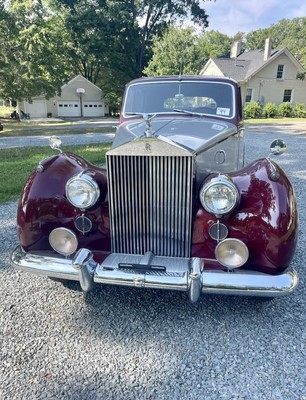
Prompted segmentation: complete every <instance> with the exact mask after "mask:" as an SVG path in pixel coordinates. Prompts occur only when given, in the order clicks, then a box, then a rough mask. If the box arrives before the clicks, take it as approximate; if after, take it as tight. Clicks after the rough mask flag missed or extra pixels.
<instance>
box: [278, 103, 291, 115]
mask: <svg viewBox="0 0 306 400" xmlns="http://www.w3.org/2000/svg"><path fill="white" fill-rule="evenodd" d="M292 110H293V107H292V105H291V104H290V103H289V102H288V101H286V102H285V103H282V104H280V105H279V106H278V113H279V115H281V116H282V117H289V115H290V114H291V113H292Z"/></svg>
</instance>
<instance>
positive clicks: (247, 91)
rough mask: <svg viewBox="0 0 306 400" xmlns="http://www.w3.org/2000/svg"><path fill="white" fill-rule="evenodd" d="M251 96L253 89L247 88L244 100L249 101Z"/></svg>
mask: <svg viewBox="0 0 306 400" xmlns="http://www.w3.org/2000/svg"><path fill="white" fill-rule="evenodd" d="M252 98H253V89H252V88H247V90H246V95H245V102H246V103H250V102H251V101H252Z"/></svg>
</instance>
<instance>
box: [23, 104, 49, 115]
mask: <svg viewBox="0 0 306 400" xmlns="http://www.w3.org/2000/svg"><path fill="white" fill-rule="evenodd" d="M22 111H24V112H25V113H29V114H30V117H31V118H46V116H47V105H46V102H45V101H44V100H33V102H32V103H26V104H25V110H22Z"/></svg>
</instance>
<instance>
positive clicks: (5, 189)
mask: <svg viewBox="0 0 306 400" xmlns="http://www.w3.org/2000/svg"><path fill="white" fill-rule="evenodd" d="M110 146H111V144H109V143H106V144H105V143H103V144H92V145H87V146H65V151H70V152H74V153H77V154H78V155H80V156H82V157H84V158H85V159H86V160H87V161H89V162H91V163H93V164H96V165H99V164H102V163H104V162H105V153H106V151H107V150H108V149H109V148H110ZM53 154H57V152H56V151H54V150H52V149H50V148H49V147H31V148H30V147H28V148H16V149H2V150H0V171H1V175H0V180H1V183H0V204H2V203H5V202H8V201H13V200H17V199H18V197H19V196H20V194H21V192H22V189H23V186H24V184H25V182H26V179H27V178H28V176H29V175H30V174H31V172H32V171H33V170H34V169H35V167H36V166H37V164H38V163H39V161H41V160H43V159H44V158H45V157H49V156H51V155H53Z"/></svg>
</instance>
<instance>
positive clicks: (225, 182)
mask: <svg viewBox="0 0 306 400" xmlns="http://www.w3.org/2000/svg"><path fill="white" fill-rule="evenodd" d="M222 188H223V189H226V191H228V193H229V194H230V195H231V197H232V198H231V199H229V197H227V200H226V201H227V202H228V203H229V205H228V206H227V207H223V208H220V207H219V208H218V207H217V206H215V207H213V201H214V200H210V201H208V195H209V191H212V190H213V189H218V190H221V189H222ZM210 196H213V194H212V193H211V194H210ZM199 197H200V202H201V204H202V206H203V208H204V209H205V210H206V211H207V212H208V213H210V214H213V215H215V216H216V217H221V216H223V215H227V214H230V213H231V212H233V210H234V209H235V208H236V207H237V205H238V204H239V201H240V193H239V191H238V188H237V186H236V185H235V184H234V182H233V181H232V179H230V178H229V177H228V176H225V175H219V176H217V177H215V178H212V179H210V180H209V181H207V182H205V183H204V184H203V185H202V187H201V189H200V193H199ZM220 199H221V198H220ZM220 199H216V201H218V200H220ZM221 200H222V199H221Z"/></svg>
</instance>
